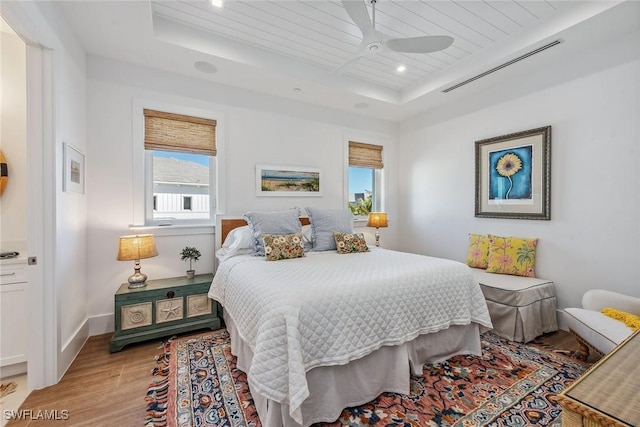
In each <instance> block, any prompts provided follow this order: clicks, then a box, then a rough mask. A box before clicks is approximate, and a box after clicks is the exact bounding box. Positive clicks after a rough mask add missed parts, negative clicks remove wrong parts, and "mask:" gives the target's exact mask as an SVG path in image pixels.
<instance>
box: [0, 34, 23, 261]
mask: <svg viewBox="0 0 640 427" xmlns="http://www.w3.org/2000/svg"><path fill="white" fill-rule="evenodd" d="M0 43H2V44H1V46H0V52H1V53H2V62H1V66H2V69H1V70H0V82H1V84H2V92H1V93H2V96H1V100H2V113H1V114H2V115H1V116H0V123H1V124H2V125H1V126H0V131H1V133H2V134H1V135H0V150H2V152H3V154H4V156H5V157H6V159H7V165H8V172H9V181H8V183H7V187H6V188H5V190H4V193H2V197H1V198H0V249H2V251H15V250H17V251H19V252H21V253H22V252H23V251H24V250H25V249H26V240H27V221H26V215H25V213H26V211H27V197H26V189H27V116H26V108H27V104H26V101H27V96H26V93H27V92H26V91H27V80H26V77H27V74H26V73H27V71H26V47H25V44H24V42H23V41H22V40H21V39H20V38H19V37H18V36H17V35H15V34H9V33H0Z"/></svg>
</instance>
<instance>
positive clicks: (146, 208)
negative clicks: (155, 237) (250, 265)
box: [129, 99, 226, 230]
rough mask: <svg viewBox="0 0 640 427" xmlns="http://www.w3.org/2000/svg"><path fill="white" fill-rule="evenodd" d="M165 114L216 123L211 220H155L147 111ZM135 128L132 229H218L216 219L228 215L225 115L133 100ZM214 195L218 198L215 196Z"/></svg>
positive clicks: (158, 102) (175, 104)
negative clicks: (146, 145) (145, 136)
mask: <svg viewBox="0 0 640 427" xmlns="http://www.w3.org/2000/svg"><path fill="white" fill-rule="evenodd" d="M145 108H146V109H151V110H157V111H165V112H167V113H174V114H183V115H187V116H194V117H201V118H205V119H211V120H215V121H216V155H215V157H213V156H211V157H210V159H211V165H214V167H215V173H213V174H211V173H210V174H209V189H210V193H209V194H210V197H209V203H210V206H209V218H208V219H175V220H171V221H167V220H154V219H153V169H152V153H151V151H150V150H145V148H144V109H145ZM132 126H133V139H134V144H132V145H133V153H132V161H133V183H134V186H133V223H132V224H129V228H132V229H143V228H148V227H162V228H163V229H165V230H167V227H166V226H180V227H183V226H187V227H189V226H191V227H202V226H205V227H211V229H213V227H215V223H216V216H217V215H220V214H223V213H224V212H225V206H226V202H225V200H226V197H225V190H224V188H225V179H224V177H225V161H224V160H225V150H224V145H225V144H224V136H225V113H223V112H221V111H219V110H217V109H215V108H211V109H203V108H202V107H200V108H198V107H190V106H185V105H180V104H177V103H168V102H161V101H151V100H144V99H134V100H133V101H132ZM212 192H213V193H214V196H215V197H211V194H212Z"/></svg>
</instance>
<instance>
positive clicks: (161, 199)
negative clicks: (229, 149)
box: [144, 109, 216, 224]
mask: <svg viewBox="0 0 640 427" xmlns="http://www.w3.org/2000/svg"><path fill="white" fill-rule="evenodd" d="M215 126H216V121H215V120H211V119H202V118H199V117H192V116H184V115H180V114H173V113H164V112H161V111H154V110H147V109H145V110H144V132H145V137H144V146H145V167H146V170H145V176H146V191H145V193H146V194H145V195H146V198H145V199H146V203H145V206H146V209H145V212H146V213H145V217H146V223H147V224H174V223H211V222H212V221H213V215H212V213H213V212H215V193H214V188H215V185H214V183H215V172H216V167H215V166H216V162H215V155H216V145H215Z"/></svg>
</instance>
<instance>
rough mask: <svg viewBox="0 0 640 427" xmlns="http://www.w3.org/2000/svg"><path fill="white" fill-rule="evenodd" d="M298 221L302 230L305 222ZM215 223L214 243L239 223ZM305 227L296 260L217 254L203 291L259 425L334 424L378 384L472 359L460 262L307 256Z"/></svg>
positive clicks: (482, 310) (471, 299) (471, 313)
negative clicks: (216, 309)
mask: <svg viewBox="0 0 640 427" xmlns="http://www.w3.org/2000/svg"><path fill="white" fill-rule="evenodd" d="M310 216H311V215H310ZM301 220H302V222H303V224H304V225H305V227H306V228H307V230H308V229H309V228H312V227H311V226H313V217H312V218H311V225H308V224H309V220H308V219H307V218H302V219H301ZM317 223H318V224H320V223H321V221H320V219H318V221H317ZM249 224H250V225H251V220H249ZM303 224H299V225H300V227H301V228H302V229H303V230H304V228H305V227H303ZM220 225H221V228H220V229H221V231H222V233H221V238H220V240H219V241H221V242H225V238H226V236H227V234H228V233H230V232H231V230H233V229H235V228H236V227H243V226H244V227H245V228H247V227H246V225H247V223H246V222H245V221H244V220H239V219H237V218H235V219H231V220H228V219H223V220H222V221H221V224H220ZM345 227H347V228H351V230H350V231H353V230H352V228H353V225H352V224H351V225H350V226H346V225H345ZM249 228H251V227H249ZM315 231H317V230H313V229H312V231H311V232H309V235H310V236H311V237H310V239H309V240H310V242H305V243H307V244H310V247H308V248H307V250H306V251H305V254H304V256H301V257H295V258H290V259H284V260H279V261H275V262H265V257H264V256H256V255H255V254H254V253H252V252H251V249H249V248H247V250H245V251H235V253H232V254H231V256H227V257H224V256H223V257H221V259H222V261H221V262H220V264H219V266H218V269H217V272H216V275H215V277H214V281H213V283H212V285H211V289H210V292H209V296H210V297H211V298H212V299H214V300H216V301H218V302H220V304H221V305H222V306H223V309H224V310H223V312H224V320H225V323H226V326H227V329H228V330H229V333H230V336H231V348H232V353H233V354H234V355H236V356H237V358H238V361H237V366H238V368H239V369H241V370H243V371H244V372H246V373H247V378H248V381H249V387H250V389H251V393H252V396H253V398H254V401H255V404H256V409H257V411H258V415H259V417H260V419H261V422H262V424H263V425H265V426H267V427H272V426H273V427H280V426H285V427H289V426H308V425H311V424H313V423H316V422H331V421H335V420H336V419H337V417H338V416H339V415H340V412H341V411H342V410H343V409H344V408H346V407H350V406H356V405H361V404H364V403H366V402H368V401H371V400H373V399H374V398H375V397H377V396H378V395H380V394H381V393H382V392H384V391H390V392H396V393H403V394H408V393H409V382H410V374H411V373H413V374H417V375H419V374H421V373H422V366H423V365H424V364H425V363H428V362H438V361H442V360H445V359H448V358H449V357H451V356H453V355H457V354H480V351H481V350H480V328H481V327H486V328H490V327H491V320H490V317H489V313H488V310H487V306H486V303H485V300H484V298H483V296H482V292H481V290H480V288H479V285H478V284H477V282H475V281H474V279H473V276H472V274H471V271H470V269H469V268H468V267H467V266H466V265H464V264H462V263H458V262H455V261H451V260H444V259H439V258H432V257H426V256H422V255H416V254H409V253H402V252H397V251H391V250H385V249H380V248H375V247H374V248H370V250H368V251H367V252H357V253H349V254H346V255H345V254H339V253H338V252H337V251H336V250H315V251H314V250H310V249H313V247H314V246H315V245H316V244H319V237H318V236H319V234H318V235H316V234H315ZM347 231H349V230H347ZM254 232H255V230H252V233H251V235H252V237H255V236H257V235H259V233H254ZM305 233H307V231H303V232H302V233H301V234H302V235H304V234H305ZM316 237H318V239H316ZM225 243H226V242H225ZM237 243H238V241H237V239H236V241H235V244H236V249H237V246H238V245H237ZM245 244H246V241H245ZM228 246H229V245H228ZM224 248H225V246H224V245H223V248H221V249H224ZM318 248H319V246H318ZM266 249H267V250H268V249H269V248H266ZM219 252H224V251H221V250H219ZM223 255H224V254H223ZM227 255H228V254H227Z"/></svg>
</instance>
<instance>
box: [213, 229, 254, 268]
mask: <svg viewBox="0 0 640 427" xmlns="http://www.w3.org/2000/svg"><path fill="white" fill-rule="evenodd" d="M250 253H253V236H252V235H251V230H250V229H249V226H248V225H245V226H243V227H238V228H234V229H233V230H231V231H230V232H229V234H227V238H226V239H224V243H223V244H222V247H221V248H220V249H218V250H217V251H216V258H218V260H220V261H224V260H225V259H229V258H231V257H234V256H236V255H244V254H250Z"/></svg>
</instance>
